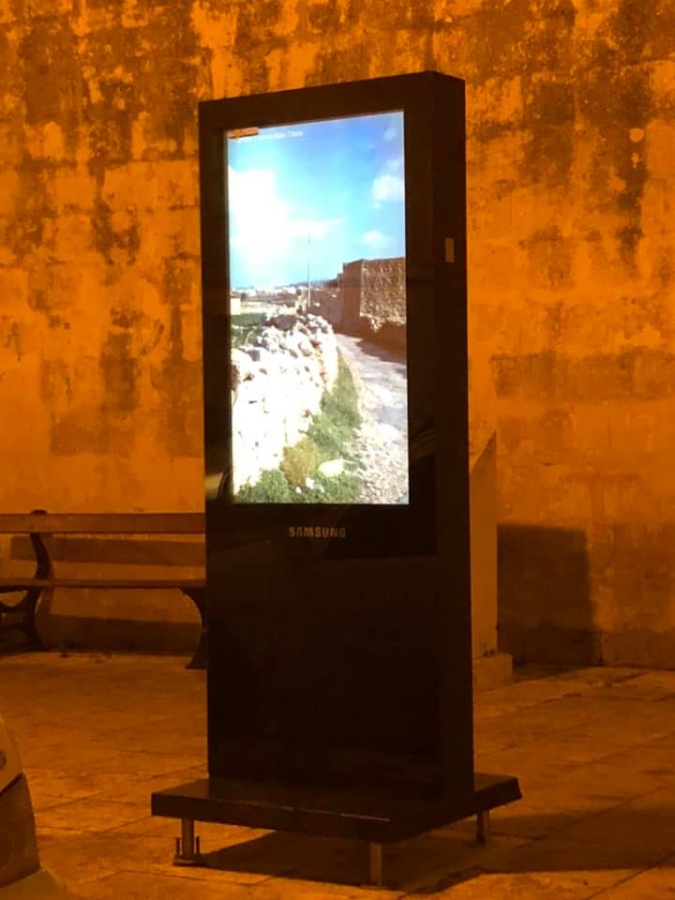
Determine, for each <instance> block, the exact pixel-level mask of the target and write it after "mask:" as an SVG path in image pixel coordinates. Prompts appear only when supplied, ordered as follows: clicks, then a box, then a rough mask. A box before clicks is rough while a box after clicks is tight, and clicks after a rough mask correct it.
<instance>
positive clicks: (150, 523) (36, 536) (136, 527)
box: [0, 510, 206, 669]
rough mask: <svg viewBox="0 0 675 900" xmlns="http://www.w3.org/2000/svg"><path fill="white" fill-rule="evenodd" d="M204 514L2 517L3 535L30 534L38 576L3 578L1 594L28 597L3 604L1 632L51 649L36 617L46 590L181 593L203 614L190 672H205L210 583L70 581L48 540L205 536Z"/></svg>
mask: <svg viewBox="0 0 675 900" xmlns="http://www.w3.org/2000/svg"><path fill="white" fill-rule="evenodd" d="M204 531H205V517H204V514H203V513H51V514H50V513H46V512H45V511H44V510H34V511H33V512H31V513H29V514H14V513H0V534H5V535H7V534H9V535H15V536H18V535H28V538H29V540H30V542H31V544H32V547H33V553H34V555H35V571H34V573H33V574H32V575H26V576H15V575H10V576H5V575H2V576H0V595H1V594H7V593H14V592H23V593H24V596H23V597H22V598H21V600H20V601H19V602H18V603H15V604H11V605H10V604H8V603H3V602H2V601H1V600H0V630H5V629H19V630H21V631H23V633H24V634H25V636H26V638H27V640H28V645H29V646H30V647H31V648H33V649H42V650H46V649H47V647H46V646H45V644H44V641H43V640H42V638H41V637H40V635H39V633H38V630H37V628H36V624H35V617H36V612H37V609H38V605H39V603H40V600H41V598H42V596H43V593H44V591H47V590H53V589H55V588H124V589H132V588H133V589H136V590H156V589H158V588H169V587H171V588H178V589H179V590H181V591H182V592H183V593H184V594H185V595H186V596H188V597H189V598H190V599H191V600H192V601H193V603H194V604H195V606H196V607H197V610H198V612H199V616H200V619H201V636H200V640H199V644H198V646H197V650H196V652H195V654H194V657H193V658H192V660H191V661H190V662H189V663H188V665H187V668H188V669H203V668H204V667H205V658H206V640H205V638H206V580H205V578H203V577H202V578H181V577H177V576H171V575H169V576H167V577H157V578H135V577H134V578H105V577H93V578H71V577H60V576H59V575H58V574H56V572H55V571H54V561H53V559H52V556H51V555H50V551H49V545H48V540H46V539H48V538H50V537H51V536H52V535H59V536H60V535H87V536H88V537H89V536H93V535H98V536H102V535H105V536H106V537H107V536H111V535H117V536H122V535H124V536H128V535H162V536H169V535H171V536H178V535H180V536H183V535H203V534H204Z"/></svg>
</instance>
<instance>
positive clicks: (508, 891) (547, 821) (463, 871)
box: [0, 653, 675, 900]
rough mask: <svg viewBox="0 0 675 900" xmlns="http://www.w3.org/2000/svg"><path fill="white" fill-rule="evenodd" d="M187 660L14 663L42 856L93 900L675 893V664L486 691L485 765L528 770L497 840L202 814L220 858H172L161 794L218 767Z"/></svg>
mask: <svg viewBox="0 0 675 900" xmlns="http://www.w3.org/2000/svg"><path fill="white" fill-rule="evenodd" d="M186 662H187V658H182V657H161V656H158V657H154V656H148V655H134V654H119V655H109V654H76V655H70V656H67V657H61V656H60V655H59V654H58V653H46V654H26V655H15V656H11V657H4V658H0V712H1V713H2V714H3V715H4V716H5V717H6V718H7V720H8V722H9V724H10V727H11V728H12V730H13V732H14V734H15V736H16V738H17V740H18V742H19V746H20V750H21V752H22V755H23V759H24V763H25V770H26V775H27V777H28V779H29V785H30V787H31V792H32V795H33V798H34V807H35V810H36V820H37V825H38V836H39V843H40V850H41V853H42V857H43V861H44V862H45V864H47V865H49V866H50V867H51V868H52V869H54V870H55V871H56V872H57V873H59V874H60V875H61V876H62V877H63V878H64V879H65V881H66V883H67V884H68V886H69V887H70V889H71V891H72V893H73V895H74V897H75V898H81V900H109V898H115V900H136V898H141V897H142V898H143V900H152V898H155V897H157V898H159V897H161V898H162V900H164V898H168V900H173V898H176V900H188V898H194V900H221V898H231V900H240V898H244V897H245V898H247V900H292V898H294V897H298V898H300V900H329V898H332V900H340V898H342V897H344V898H350V900H361V898H363V900H398V898H400V897H403V896H406V897H443V898H445V897H450V898H453V900H478V898H480V900H502V898H507V897H508V898H509V900H534V898H538V900H549V898H551V900H587V898H589V900H590V898H591V897H598V898H604V897H607V898H608V900H628V898H634V900H640V898H646V897H649V898H650V900H652V898H653V900H659V898H660V897H664V898H666V897H671V896H673V895H674V889H673V880H674V879H673V875H674V867H675V862H674V861H675V827H674V826H675V752H674V750H673V748H674V746H675V672H665V673H664V672H651V671H640V670H630V669H602V668H597V667H596V668H591V669H577V670H560V669H550V668H545V667H539V668H537V669H535V668H533V667H528V668H527V669H521V670H517V671H516V677H515V680H514V682H513V683H512V684H509V685H505V686H500V687H498V688H495V689H493V690H489V691H485V692H482V693H479V694H477V695H476V698H475V700H476V706H475V712H476V715H475V718H476V735H475V738H476V768H477V770H478V771H486V772H495V773H498V772H506V773H512V774H515V775H517V776H518V777H519V778H520V780H521V787H522V790H523V795H524V796H523V800H522V801H520V802H518V803H514V804H512V805H510V806H507V807H503V808H500V809H498V810H496V811H495V812H494V813H493V815H492V826H493V827H492V832H493V837H492V839H491V841H490V842H489V843H488V844H487V845H486V846H480V845H477V844H476V843H475V841H474V823H473V822H472V821H465V822H461V823H454V824H453V825H450V826H447V827H446V828H444V829H438V830H436V831H435V832H431V833H429V834H426V835H422V836H420V837H419V838H415V839H414V840H411V841H404V842H401V843H400V844H398V845H394V846H393V847H386V848H385V851H384V861H385V880H386V882H387V883H386V888H383V889H382V890H379V889H373V888H370V887H364V886H363V884H362V882H363V881H364V880H365V878H366V876H367V871H368V864H367V863H368V861H367V849H366V847H365V845H361V844H355V843H352V842H345V841H334V840H333V841H331V840H328V839H321V838H312V837H308V836H302V835H285V834H279V833H272V832H268V831H264V830H261V829H256V830H254V829H244V828H238V827H237V826H226V825H209V824H203V823H199V824H198V825H197V833H199V834H200V836H201V838H202V842H203V848H204V850H205V852H206V853H207V854H208V859H209V862H210V863H211V868H198V869H183V868H176V867H175V866H173V865H172V855H173V852H174V847H175V843H174V841H175V837H176V836H177V835H178V833H179V825H178V823H177V822H176V821H173V820H171V819H161V818H157V817H153V816H151V815H150V794H151V793H152V791H154V790H161V789H162V788H164V787H172V786H174V785H177V784H181V783H184V782H186V781H191V780H193V779H194V778H198V777H204V776H205V775H206V758H205V757H206V722H205V673H204V672H199V671H192V670H185V668H184V666H185V663H186Z"/></svg>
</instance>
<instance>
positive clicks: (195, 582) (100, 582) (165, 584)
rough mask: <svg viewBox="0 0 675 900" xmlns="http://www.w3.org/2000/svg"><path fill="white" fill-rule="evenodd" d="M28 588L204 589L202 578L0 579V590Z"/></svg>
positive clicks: (22, 589) (204, 583) (204, 581)
mask: <svg viewBox="0 0 675 900" xmlns="http://www.w3.org/2000/svg"><path fill="white" fill-rule="evenodd" d="M10 587H16V589H17V590H20V591H24V590H27V589H28V588H32V587H38V588H50V587H57V588H186V589H187V590H194V589H198V588H204V587H206V580H205V579H204V578H176V579H171V578H59V577H56V578H30V577H16V578H0V589H2V588H4V589H5V590H7V588H10Z"/></svg>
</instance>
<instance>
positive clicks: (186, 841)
mask: <svg viewBox="0 0 675 900" xmlns="http://www.w3.org/2000/svg"><path fill="white" fill-rule="evenodd" d="M180 833H181V836H180V837H179V838H176V855H175V856H174V858H173V864H174V866H202V865H204V857H203V856H202V854H201V849H200V846H199V838H198V837H195V821H194V819H181V822H180Z"/></svg>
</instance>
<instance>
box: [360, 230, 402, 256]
mask: <svg viewBox="0 0 675 900" xmlns="http://www.w3.org/2000/svg"><path fill="white" fill-rule="evenodd" d="M361 243H362V244H363V245H364V246H365V247H367V248H368V249H369V250H372V251H374V252H380V253H382V252H385V251H387V250H389V249H391V247H392V246H393V243H394V242H393V240H392V238H391V237H389V236H388V235H386V234H385V233H384V232H383V231H379V230H378V229H373V230H372V231H366V233H365V234H364V235H363V237H362V238H361Z"/></svg>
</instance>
